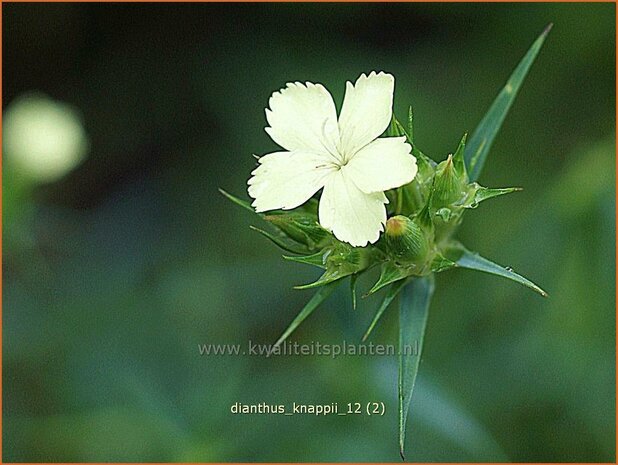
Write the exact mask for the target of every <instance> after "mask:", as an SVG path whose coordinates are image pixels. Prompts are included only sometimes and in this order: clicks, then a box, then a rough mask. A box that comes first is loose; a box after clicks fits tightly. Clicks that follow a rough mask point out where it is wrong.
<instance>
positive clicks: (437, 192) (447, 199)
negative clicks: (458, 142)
mask: <svg viewBox="0 0 618 465" xmlns="http://www.w3.org/2000/svg"><path fill="white" fill-rule="evenodd" d="M466 185H467V182H466V179H465V174H462V173H459V172H458V171H457V169H456V167H455V162H454V160H453V156H452V155H449V156H448V158H447V159H446V160H444V161H442V162H440V163H439V164H438V166H437V168H436V174H435V177H434V180H433V185H432V187H431V207H432V208H434V209H440V208H442V207H448V206H450V205H452V204H454V203H455V202H458V201H461V199H463V198H464V197H465V196H466Z"/></svg>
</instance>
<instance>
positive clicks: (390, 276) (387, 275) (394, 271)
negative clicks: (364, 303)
mask: <svg viewBox="0 0 618 465" xmlns="http://www.w3.org/2000/svg"><path fill="white" fill-rule="evenodd" d="M411 274H412V273H411V269H410V268H409V267H403V266H398V265H397V264H396V263H395V262H393V261H391V260H389V261H386V262H384V263H383V264H382V269H381V271H380V278H379V279H378V282H377V283H375V285H374V286H373V287H372V288H371V289H370V290H369V292H367V294H365V296H364V297H368V296H370V295H371V294H374V293H375V292H377V291H379V290H380V289H382V288H383V287H384V286H388V285H389V284H391V283H394V282H396V281H399V280H401V279H404V278H407V277H408V276H410V275H411Z"/></svg>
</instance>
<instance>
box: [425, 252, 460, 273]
mask: <svg viewBox="0 0 618 465" xmlns="http://www.w3.org/2000/svg"><path fill="white" fill-rule="evenodd" d="M456 266H457V263H455V262H453V261H451V260H449V259H448V258H446V257H444V256H442V255H440V254H437V255H436V256H435V258H434V259H433V260H432V261H431V271H432V272H433V273H440V272H441V271H446V270H448V269H450V268H454V267H456Z"/></svg>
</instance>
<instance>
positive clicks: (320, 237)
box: [264, 213, 329, 249]
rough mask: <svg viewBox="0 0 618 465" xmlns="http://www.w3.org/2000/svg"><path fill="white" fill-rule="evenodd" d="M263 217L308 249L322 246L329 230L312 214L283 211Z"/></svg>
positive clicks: (326, 239)
mask: <svg viewBox="0 0 618 465" xmlns="http://www.w3.org/2000/svg"><path fill="white" fill-rule="evenodd" d="M264 219H265V220H266V221H268V222H269V223H271V224H273V225H274V226H276V227H277V228H278V229H280V230H281V231H282V232H283V233H284V234H285V235H286V236H288V237H289V238H290V239H292V240H294V241H296V242H298V243H300V244H303V245H306V246H307V247H308V248H309V249H318V248H320V247H322V246H323V245H324V244H325V242H326V241H328V238H329V232H328V231H327V230H326V229H324V228H322V227H321V226H320V225H319V223H318V222H317V219H316V217H315V216H314V215H311V214H305V213H284V214H275V215H268V216H265V217H264Z"/></svg>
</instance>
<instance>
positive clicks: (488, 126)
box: [465, 24, 552, 181]
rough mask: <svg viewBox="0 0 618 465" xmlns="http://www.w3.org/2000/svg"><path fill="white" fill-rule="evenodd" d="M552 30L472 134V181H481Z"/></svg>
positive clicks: (526, 58)
mask: <svg viewBox="0 0 618 465" xmlns="http://www.w3.org/2000/svg"><path fill="white" fill-rule="evenodd" d="M551 26H552V25H551V24H550V25H549V26H547V28H545V30H544V31H543V33H542V34H541V35H540V36H539V37H538V38H537V39H536V41H535V42H534V43H533V44H532V46H531V47H530V49H529V50H528V52H527V53H526V55H525V56H524V58H523V59H522V60H521V61H520V62H519V64H518V65H517V68H515V71H513V74H511V76H510V77H509V80H508V81H507V83H506V85H505V86H504V88H503V89H502V90H501V91H500V93H499V94H498V96H497V97H496V99H495V100H494V102H493V103H492V105H491V107H490V108H489V110H488V111H487V113H486V114H485V116H484V117H483V119H482V120H481V122H480V123H479V125H478V126H477V128H476V130H475V131H474V133H473V134H472V137H471V138H470V141H469V142H468V145H467V146H466V150H465V159H466V165H467V168H468V174H469V175H470V179H471V180H472V181H476V180H477V179H478V178H479V175H480V174H481V170H482V169H483V165H484V164H485V159H486V158H487V153H488V152H489V149H490V148H491V145H492V143H493V141H494V138H495V137H496V134H497V133H498V130H499V129H500V127H501V126H502V123H503V121H504V118H505V117H506V114H507V113H508V111H509V109H510V108H511V105H512V104H513V101H514V100H515V97H516V95H517V92H518V91H519V88H520V87H521V84H522V82H523V81H524V78H525V77H526V74H528V71H529V70H530V66H531V65H532V63H533V62H534V60H535V58H536V56H537V54H538V53H539V50H540V49H541V47H542V45H543V42H545V38H546V37H547V34H549V31H550V29H551Z"/></svg>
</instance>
